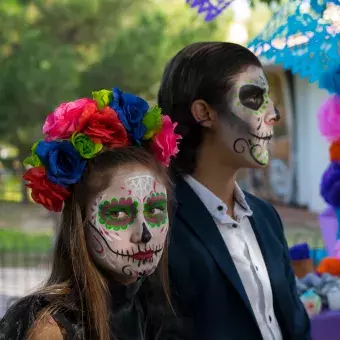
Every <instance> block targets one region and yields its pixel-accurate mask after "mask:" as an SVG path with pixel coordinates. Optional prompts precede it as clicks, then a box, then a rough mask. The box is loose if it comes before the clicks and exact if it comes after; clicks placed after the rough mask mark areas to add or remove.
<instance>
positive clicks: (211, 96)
mask: <svg viewBox="0 0 340 340" xmlns="http://www.w3.org/2000/svg"><path fill="white" fill-rule="evenodd" d="M250 65H254V66H258V67H262V65H261V63H260V61H259V59H258V58H257V57H256V56H255V55H254V54H253V53H252V52H251V51H249V50H248V49H247V48H245V47H243V46H240V45H237V44H233V43H227V42H201V43H195V44H191V45H189V46H187V47H185V48H183V49H182V50H181V51H180V52H179V53H178V54H177V55H176V56H175V57H173V58H172V59H171V60H170V62H169V63H168V65H167V66H166V68H165V71H164V74H163V79H162V82H161V86H160V89H159V92H158V105H159V106H160V107H161V108H162V110H163V112H164V113H165V114H167V115H169V116H170V117H171V119H172V120H173V121H175V122H178V130H177V131H176V132H178V133H180V134H181V135H182V137H183V139H182V141H181V146H180V152H179V154H178V155H177V158H175V159H173V161H172V164H171V168H172V170H173V171H174V172H175V173H183V174H189V175H190V174H192V173H193V172H194V170H195V168H196V158H197V153H198V151H199V149H200V146H201V144H202V142H203V138H204V127H202V126H201V125H200V124H199V123H197V122H196V121H195V119H194V117H193V115H192V113H191V105H192V103H193V102H194V101H195V100H197V99H202V100H205V101H206V102H207V103H208V104H209V105H210V106H211V107H212V108H214V109H215V110H216V111H217V112H218V113H219V114H221V115H226V114H227V113H228V105H227V102H226V93H227V92H228V90H229V89H230V88H231V86H232V84H231V81H230V80H231V78H232V77H233V76H234V75H236V74H237V73H239V72H242V70H243V69H244V68H245V67H247V66H250Z"/></svg>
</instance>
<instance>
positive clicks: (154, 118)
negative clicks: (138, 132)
mask: <svg viewBox="0 0 340 340" xmlns="http://www.w3.org/2000/svg"><path fill="white" fill-rule="evenodd" d="M142 123H143V124H144V126H145V127H146V132H145V134H144V137H143V139H144V140H147V139H150V138H152V137H153V135H154V134H156V133H157V132H158V131H159V130H160V129H161V128H162V110H161V108H160V107H159V106H158V105H155V106H154V107H152V108H151V109H150V110H149V111H148V112H147V113H146V115H145V116H144V118H143V121H142Z"/></svg>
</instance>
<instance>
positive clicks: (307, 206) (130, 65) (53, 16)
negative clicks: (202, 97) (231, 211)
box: [0, 0, 328, 317]
mask: <svg viewBox="0 0 340 340" xmlns="http://www.w3.org/2000/svg"><path fill="white" fill-rule="evenodd" d="M283 2H284V1H283ZM281 3H282V2H281ZM279 6H280V5H279V4H278V3H276V2H275V1H270V0H268V1H253V2H251V3H250V4H249V3H248V1H246V0H235V1H234V2H233V3H232V5H231V6H230V8H228V10H225V11H224V12H223V13H222V14H221V15H219V17H218V18H217V19H216V20H214V21H211V22H205V20H204V17H202V16H200V15H198V14H197V11H196V10H195V9H193V8H190V6H189V5H188V4H186V3H185V1H184V0H171V1H168V0H144V1H140V0H123V1H122V0H91V1H84V0H5V1H0V317H1V316H2V315H3V314H4V312H5V310H6V309H7V308H8V306H9V305H10V304H11V303H12V302H13V301H15V299H16V298H17V297H18V296H21V295H23V294H25V293H27V292H29V291H31V290H32V289H33V288H34V287H36V286H37V285H38V284H40V282H41V281H42V280H43V279H44V278H45V277H46V273H47V272H48V268H49V263H50V258H51V252H52V247H53V240H54V236H55V234H56V232H57V229H58V219H59V215H58V214H55V213H49V212H47V211H46V210H44V209H43V208H42V207H40V206H38V205H34V204H33V203H32V202H31V200H30V196H29V192H28V191H27V189H26V188H25V186H24V183H23V181H22V179H21V177H22V174H23V171H24V168H23V165H22V161H23V159H24V158H25V157H26V156H27V155H28V154H29V153H30V148H31V146H32V144H33V142H34V141H36V140H38V139H39V138H41V136H42V135H41V126H42V123H43V121H44V118H45V117H46V115H47V114H48V113H50V112H51V110H53V108H54V107H55V106H56V105H57V104H59V103H60V102H62V101H69V100H74V99H76V98H79V97H84V96H85V97H88V96H90V95H91V91H93V90H99V89H102V88H111V86H112V85H113V84H114V85H117V86H118V87H120V88H121V89H123V90H125V91H131V92H133V93H136V94H139V95H141V96H144V97H145V98H146V99H148V100H149V101H150V102H154V101H155V98H156V93H157V90H158V86H159V81H160V78H161V75H162V71H163V68H164V66H165V64H166V62H167V61H168V60H169V58H171V57H172V56H173V55H174V54H175V53H176V52H177V51H178V50H179V49H181V48H182V47H184V46H185V45H187V44H190V43H193V42H195V41H207V40H210V41H212V40H219V41H233V42H236V43H240V44H243V45H247V43H248V42H249V41H251V39H252V38H254V37H255V36H256V35H257V34H259V33H260V32H261V30H262V29H263V28H264V27H265V25H266V23H267V22H268V20H269V19H270V18H271V16H272V13H273V12H274V11H275V10H276V9H277V8H278V7H279ZM264 65H265V70H266V73H267V76H268V79H269V82H270V86H271V93H272V94H271V95H272V98H273V100H274V102H275V104H276V105H277V106H278V108H279V109H280V111H281V114H282V117H283V118H282V120H281V122H280V124H279V126H278V127H277V128H276V138H275V140H274V142H273V143H272V150H271V154H272V161H271V163H270V166H269V167H268V168H267V169H266V170H256V171H244V172H240V174H239V181H240V183H241V185H242V187H243V188H244V189H247V190H249V191H251V192H253V193H255V194H256V195H258V196H260V197H263V198H265V199H267V200H270V201H271V202H273V203H274V204H275V205H276V207H277V208H278V210H279V212H280V214H281V216H282V219H283V222H284V226H285V230H286V234H287V238H288V241H289V243H290V244H296V243H300V242H303V241H308V242H309V243H310V244H312V245H313V247H318V246H319V245H320V246H321V244H322V241H321V236H320V228H319V222H318V219H317V213H319V212H321V211H322V210H323V209H324V208H325V205H324V202H323V200H322V199H321V197H320V195H319V181H320V177H321V175H322V172H323V171H324V169H325V167H326V165H327V162H328V151H327V145H326V143H325V142H324V141H323V140H322V138H321V136H319V133H318V131H317V125H316V117H315V114H310V111H311V110H312V111H313V110H314V111H313V112H315V110H316V108H317V107H318V105H319V104H320V103H321V101H322V100H323V99H324V98H325V97H326V95H327V94H326V92H325V91H323V90H320V89H319V88H318V87H317V86H316V85H315V84H310V83H309V82H308V81H307V80H304V79H302V78H300V76H299V75H293V74H292V73H291V71H290V70H289V69H286V70H284V69H283V68H282V67H281V66H280V65H274V64H273V63H271V62H269V61H266V62H265V63H264Z"/></svg>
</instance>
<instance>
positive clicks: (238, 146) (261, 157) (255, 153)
mask: <svg viewBox="0 0 340 340" xmlns="http://www.w3.org/2000/svg"><path fill="white" fill-rule="evenodd" d="M233 148H234V151H235V152H236V153H244V152H245V151H246V150H248V152H249V154H250V156H251V157H252V158H253V160H254V161H255V162H256V163H257V164H259V165H267V164H268V151H264V150H263V146H261V145H260V144H258V143H257V144H252V142H251V140H249V141H247V140H246V139H245V138H238V139H236V141H235V142H234V146H233Z"/></svg>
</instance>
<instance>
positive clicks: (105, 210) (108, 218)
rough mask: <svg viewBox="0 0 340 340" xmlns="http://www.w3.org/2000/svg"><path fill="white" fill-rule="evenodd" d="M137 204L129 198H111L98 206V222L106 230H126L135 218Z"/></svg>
mask: <svg viewBox="0 0 340 340" xmlns="http://www.w3.org/2000/svg"><path fill="white" fill-rule="evenodd" d="M137 207H138V203H137V202H133V201H132V199H131V198H127V199H126V198H120V199H117V198H113V199H112V200H111V201H105V202H103V203H101V204H100V205H99V214H98V215H99V222H100V223H101V224H103V225H105V226H106V228H107V229H113V230H115V231H118V230H121V229H123V230H124V229H126V228H127V227H128V226H129V225H131V224H132V223H133V222H134V220H135V219H136V216H137Z"/></svg>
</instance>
